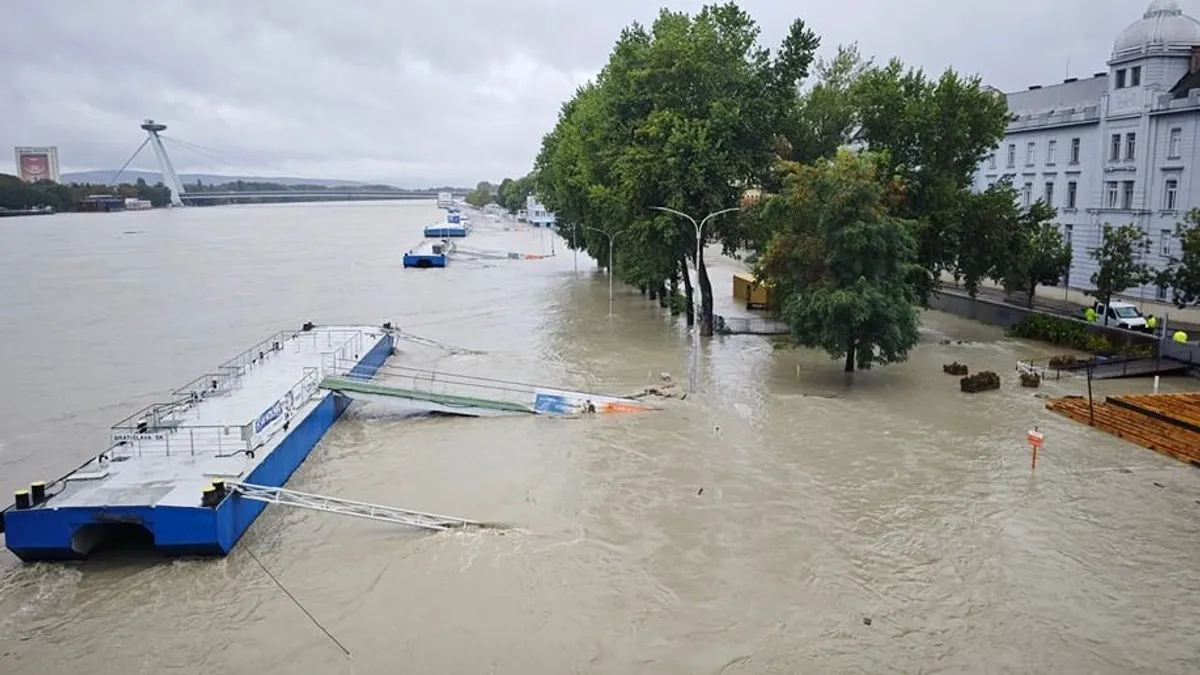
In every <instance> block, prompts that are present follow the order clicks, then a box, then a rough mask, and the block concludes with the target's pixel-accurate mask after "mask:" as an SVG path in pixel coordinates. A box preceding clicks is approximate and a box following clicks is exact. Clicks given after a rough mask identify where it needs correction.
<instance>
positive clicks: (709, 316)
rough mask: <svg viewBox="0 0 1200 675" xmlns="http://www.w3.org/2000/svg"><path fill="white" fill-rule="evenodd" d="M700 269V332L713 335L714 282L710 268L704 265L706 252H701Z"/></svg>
mask: <svg viewBox="0 0 1200 675" xmlns="http://www.w3.org/2000/svg"><path fill="white" fill-rule="evenodd" d="M698 266H699V269H700V274H699V275H697V276H699V277H700V334H701V335H703V336H704V337H711V336H712V334H713V296H712V282H711V281H710V280H709V278H708V268H707V267H705V266H704V252H703V251H701V252H700V260H699V261H698Z"/></svg>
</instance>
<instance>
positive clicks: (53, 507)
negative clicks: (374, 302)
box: [0, 323, 394, 562]
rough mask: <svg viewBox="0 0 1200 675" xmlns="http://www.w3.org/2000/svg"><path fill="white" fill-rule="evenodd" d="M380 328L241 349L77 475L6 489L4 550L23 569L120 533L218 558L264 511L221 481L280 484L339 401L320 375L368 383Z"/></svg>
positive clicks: (166, 550) (310, 333) (117, 432)
mask: <svg viewBox="0 0 1200 675" xmlns="http://www.w3.org/2000/svg"><path fill="white" fill-rule="evenodd" d="M390 328H391V327H390V325H387V324H385V325H384V326H383V327H371V326H314V325H313V324H311V323H306V324H305V325H304V327H303V328H302V329H301V330H299V331H285V332H281V333H277V334H276V335H273V336H271V337H270V338H267V339H266V340H264V341H262V342H260V343H259V344H257V345H255V346H254V347H252V348H250V349H249V350H247V351H245V352H242V354H240V355H239V356H237V357H235V358H234V359H232V360H230V361H229V362H227V363H225V364H224V365H222V366H221V367H219V368H218V369H217V370H216V372H215V373H213V374H209V375H204V376H202V377H200V378H198V379H196V380H194V381H192V382H190V383H189V384H187V385H184V386H183V387H181V388H180V389H178V390H176V391H174V392H173V393H172V400H171V401H169V402H167V403H159V404H155V405H152V406H149V407H147V408H145V409H143V410H140V411H138V412H137V413H135V414H134V415H132V416H130V417H128V418H126V419H125V420H123V421H121V422H119V423H118V424H116V425H115V426H114V427H113V428H112V439H111V443H110V445H109V447H108V449H107V450H105V451H104V452H102V453H100V454H99V455H97V456H96V457H94V458H92V459H91V460H89V461H88V462H86V463H85V464H83V465H82V466H80V467H79V468H77V469H75V470H74V471H72V472H70V473H68V474H67V475H65V476H63V477H61V478H59V479H58V480H55V481H52V482H49V483H43V482H36V483H33V484H31V485H30V486H29V488H28V489H23V490H18V491H17V493H16V495H15V500H14V503H13V504H12V505H11V506H9V507H8V508H6V509H4V511H2V512H0V532H3V533H4V535H5V545H6V546H7V547H8V549H9V550H11V551H12V552H13V553H14V554H16V555H17V557H19V558H21V559H22V560H24V561H26V562H31V561H38V560H72V559H82V558H85V557H87V555H88V553H90V552H91V551H92V550H93V549H95V548H96V547H97V546H98V545H100V544H102V543H103V542H105V541H106V540H107V539H108V538H110V537H120V538H122V539H127V538H128V537H130V536H131V535H132V536H135V537H139V536H140V537H141V538H143V539H144V540H152V542H153V543H152V546H153V548H154V549H156V550H157V551H159V552H160V553H162V554H165V555H168V556H181V555H218V556H219V555H225V554H227V553H229V552H230V551H231V550H232V549H233V547H234V545H235V544H237V542H238V540H239V539H240V538H241V537H242V535H243V534H245V532H246V530H247V529H248V528H249V527H250V524H251V523H253V522H254V519H255V518H257V517H258V514H259V513H261V512H262V510H263V509H264V508H265V507H266V504H265V503H263V502H261V501H253V500H250V499H244V498H242V497H241V496H240V495H239V494H238V493H237V492H236V491H234V490H231V489H229V488H228V487H226V483H227V482H229V483H251V484H255V485H263V486H271V487H282V486H283V484H284V483H286V482H287V480H288V478H289V477H290V476H291V475H292V472H294V471H295V470H296V468H297V467H299V466H300V464H302V463H303V462H304V460H305V459H306V458H307V457H308V454H309V452H310V451H311V450H312V449H313V446H315V445H316V444H317V442H318V441H320V440H321V437H322V436H323V435H324V434H325V431H326V430H327V429H329V427H330V426H332V425H333V423H334V422H335V421H337V418H338V417H339V416H340V415H341V414H342V412H343V411H345V409H346V407H347V406H348V405H349V400H348V399H346V398H343V397H340V396H338V395H336V394H335V393H333V392H327V391H325V390H322V389H320V388H319V383H320V382H321V380H322V379H323V378H324V377H326V376H327V375H334V374H337V373H345V372H347V371H348V372H349V374H350V375H351V376H353V377H358V378H369V377H371V376H373V375H374V374H375V372H376V371H377V370H378V369H379V367H380V366H382V365H383V363H384V362H385V361H386V360H387V359H388V357H389V356H391V354H392V348H393V341H394V338H393V333H392V331H391V330H390Z"/></svg>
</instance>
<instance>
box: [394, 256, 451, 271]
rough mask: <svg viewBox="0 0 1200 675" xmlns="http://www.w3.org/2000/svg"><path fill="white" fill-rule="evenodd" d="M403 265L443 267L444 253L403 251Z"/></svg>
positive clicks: (444, 264)
mask: <svg viewBox="0 0 1200 675" xmlns="http://www.w3.org/2000/svg"><path fill="white" fill-rule="evenodd" d="M404 266H405V267H420V268H429V267H445V266H446V254H444V253H405V254H404Z"/></svg>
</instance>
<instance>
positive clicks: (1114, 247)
mask: <svg viewBox="0 0 1200 675" xmlns="http://www.w3.org/2000/svg"><path fill="white" fill-rule="evenodd" d="M1149 252H1150V236H1149V235H1148V234H1146V232H1145V231H1144V230H1143V229H1142V228H1140V227H1138V226H1137V225H1133V224H1128V225H1121V226H1118V227H1114V226H1112V225H1109V224H1107V223H1106V224H1105V225H1104V228H1103V230H1102V234H1101V237H1100V245H1099V246H1097V247H1096V248H1095V249H1093V250H1092V251H1090V253H1089V254H1090V255H1091V257H1092V259H1093V260H1095V261H1096V265H1097V269H1096V271H1095V272H1094V273H1093V274H1092V285H1093V286H1095V287H1096V290H1095V291H1093V292H1092V296H1093V297H1094V298H1096V299H1097V300H1099V301H1100V302H1102V303H1104V304H1105V305H1107V304H1108V303H1109V301H1110V300H1112V297H1113V296H1114V295H1116V294H1117V293H1120V292H1122V291H1124V290H1127V289H1130V288H1133V287H1134V286H1141V285H1142V284H1144V283H1147V282H1149V281H1150V280H1151V279H1153V278H1154V273H1153V271H1152V269H1151V268H1150V266H1149V265H1147V264H1146V262H1145V256H1146V254H1148V253H1149ZM1104 323H1105V324H1108V312H1105V313H1104Z"/></svg>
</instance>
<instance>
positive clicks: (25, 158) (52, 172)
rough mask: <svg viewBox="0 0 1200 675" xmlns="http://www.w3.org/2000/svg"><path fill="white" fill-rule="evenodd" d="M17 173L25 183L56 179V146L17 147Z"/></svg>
mask: <svg viewBox="0 0 1200 675" xmlns="http://www.w3.org/2000/svg"><path fill="white" fill-rule="evenodd" d="M17 174H18V175H19V176H20V178H21V180H23V181H25V182H26V183H36V182H37V181H39V180H52V181H57V180H58V149H57V148H17Z"/></svg>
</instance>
